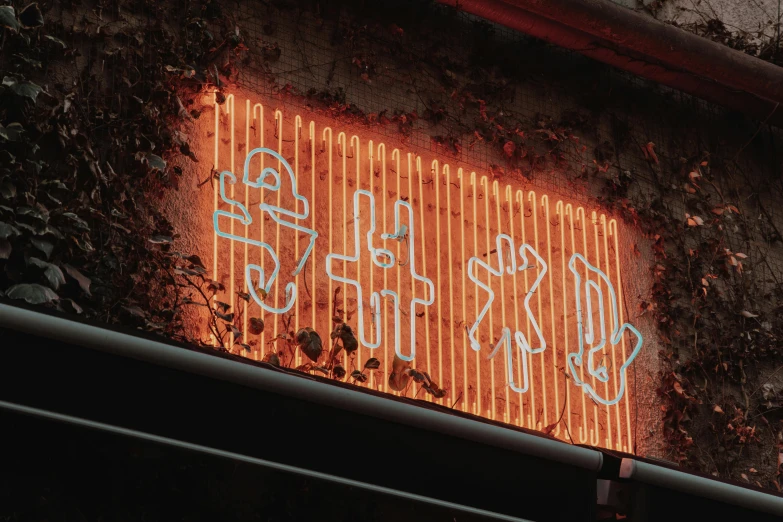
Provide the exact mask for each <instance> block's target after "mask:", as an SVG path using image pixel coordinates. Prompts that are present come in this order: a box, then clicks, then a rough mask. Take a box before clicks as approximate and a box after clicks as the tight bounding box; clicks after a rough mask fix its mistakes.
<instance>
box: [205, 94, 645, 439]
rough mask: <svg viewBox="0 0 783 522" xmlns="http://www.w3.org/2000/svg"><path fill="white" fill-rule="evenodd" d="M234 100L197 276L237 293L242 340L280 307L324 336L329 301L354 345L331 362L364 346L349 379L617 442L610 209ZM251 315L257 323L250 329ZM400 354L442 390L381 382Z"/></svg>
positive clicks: (619, 353) (218, 127)
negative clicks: (205, 270) (590, 207)
mask: <svg viewBox="0 0 783 522" xmlns="http://www.w3.org/2000/svg"><path fill="white" fill-rule="evenodd" d="M243 105H244V107H242V105H240V104H237V103H236V100H235V98H234V96H229V97H228V99H227V100H226V102H225V104H223V105H222V106H218V105H215V116H216V117H215V127H214V147H215V148H214V155H215V157H214V164H215V169H216V171H217V172H218V173H219V175H218V177H217V179H218V182H217V183H215V186H214V190H215V194H214V208H213V209H212V210H213V214H212V219H213V226H214V230H215V234H214V250H213V271H214V278H215V279H216V280H219V281H221V282H223V283H224V284H225V286H226V288H228V289H230V290H233V291H231V292H229V293H230V296H226V300H227V301H229V304H231V306H232V309H235V308H234V307H236V305H237V303H236V294H237V292H244V293H245V294H249V295H250V296H252V299H251V300H250V304H249V305H247V306H248V310H247V313H244V314H242V316H243V321H244V325H243V328H242V331H243V339H245V342H248V340H250V341H255V342H254V343H253V349H252V350H251V352H250V353H249V354H247V355H249V356H250V357H252V358H255V359H261V358H263V357H264V355H265V353H267V352H269V351H270V350H275V347H274V346H273V344H274V342H275V341H274V340H275V339H276V338H277V336H278V334H279V333H281V332H280V329H281V328H282V326H281V325H282V321H280V317H285V318H290V320H291V326H292V328H293V329H295V330H296V331H298V329H299V328H301V327H306V326H311V327H312V328H314V329H315V330H316V331H317V332H319V333H320V335H321V337H322V338H323V339H324V340H325V341H326V340H327V339H329V333H330V332H331V331H332V330H333V329H334V323H333V317H334V315H339V316H341V317H342V319H344V320H345V322H346V324H348V325H349V326H350V327H351V329H352V330H353V331H354V332H356V334H357V339H358V344H359V348H358V349H357V350H356V351H355V352H354V354H352V355H351V356H348V355H346V352H345V351H343V352H342V353H343V357H344V365H345V368H346V369H347V370H348V373H349V374H350V373H351V371H352V370H353V369H359V370H361V369H362V368H363V363H364V362H366V361H367V360H368V359H369V358H371V357H374V358H377V359H378V360H379V361H380V367H379V368H378V371H377V372H373V373H371V374H370V375H369V378H368V379H367V381H366V382H364V383H361V382H357V385H361V386H369V387H372V388H374V389H377V390H381V391H384V392H388V393H393V394H396V395H404V396H407V397H414V396H415V397H417V398H420V399H426V400H431V401H435V402H438V403H439V404H442V405H444V406H448V407H453V408H455V409H460V410H462V411H466V412H470V413H474V414H477V415H482V416H485V417H488V418H491V419H495V420H499V421H503V422H506V423H510V424H515V425H518V426H524V427H527V428H532V429H538V430H545V431H549V432H551V434H553V435H555V436H556V437H558V438H561V439H564V440H570V439H573V440H574V442H578V443H583V444H592V445H596V446H604V447H608V448H615V449H619V450H624V451H632V450H633V447H632V425H631V424H632V421H631V411H630V402H629V393H628V385H627V381H628V370H629V365H630V364H631V363H632V362H633V360H634V358H635V357H636V356H637V354H638V353H639V350H640V349H641V346H642V338H641V335H640V333H639V331H638V330H636V328H634V327H633V326H632V325H630V324H628V323H626V322H625V318H624V310H623V302H624V301H623V293H622V284H621V275H622V270H621V266H620V265H621V263H620V259H621V256H620V250H619V248H620V238H619V230H618V224H617V222H616V221H615V220H613V219H607V218H606V217H605V216H604V215H602V214H598V213H596V212H590V213H589V215H588V214H587V212H586V211H585V210H584V208H583V207H581V206H578V205H576V204H575V203H571V202H565V201H557V202H550V199H549V196H548V195H546V194H537V193H536V192H534V191H523V190H520V189H516V188H514V187H512V186H511V185H501V184H500V183H499V182H498V181H491V180H489V179H488V178H487V177H486V176H478V175H477V174H476V173H475V172H466V171H465V170H463V169H461V168H460V169H452V168H451V167H450V166H449V165H447V164H441V163H440V162H439V161H438V160H434V161H431V162H424V161H423V159H422V158H421V157H420V156H416V155H414V154H412V153H405V152H402V151H400V150H398V149H393V150H387V148H386V145H385V144H384V143H377V142H373V141H372V140H361V139H360V138H359V137H357V136H350V137H349V136H348V135H347V134H346V133H343V132H339V133H337V132H335V131H333V130H332V128H331V127H329V126H323V127H320V128H319V127H318V126H317V125H316V123H315V122H309V123H308V124H305V123H304V121H303V120H302V118H301V117H300V116H298V115H297V116H294V117H290V116H286V117H284V115H283V113H282V112H281V111H279V110H277V111H266V112H265V108H264V106H262V105H261V104H253V103H251V102H250V101H246V102H245V103H244V104H243ZM237 160H239V161H237ZM258 315H264V317H265V320H266V321H267V324H268V325H269V327H268V328H267V331H265V332H263V333H262V334H260V335H258V336H253V335H252V334H251V333H250V332H249V331H248V328H247V322H248V317H251V316H258ZM301 362H302V361H301V355H300V354H299V353H298V352H297V354H296V359H295V361H294V364H297V365H298V364H300V363H301ZM403 363H404V364H405V365H407V366H409V367H412V368H415V369H416V370H417V371H419V372H426V373H427V374H428V375H430V376H431V377H432V379H433V380H435V381H436V383H437V384H438V385H439V386H440V388H442V389H445V390H448V393H447V394H446V395H445V396H444V397H439V398H436V397H434V396H431V395H427V394H423V393H420V392H421V389H419V387H418V386H415V385H411V386H408V387H407V388H400V387H399V386H394V385H392V383H391V382H390V380H389V377H390V376H391V375H392V372H394V371H397V369H398V367H399V366H400V365H401V364H403ZM397 389H401V391H395V390H397ZM561 415H562V422H557V421H558V420H559V419H560V418H561Z"/></svg>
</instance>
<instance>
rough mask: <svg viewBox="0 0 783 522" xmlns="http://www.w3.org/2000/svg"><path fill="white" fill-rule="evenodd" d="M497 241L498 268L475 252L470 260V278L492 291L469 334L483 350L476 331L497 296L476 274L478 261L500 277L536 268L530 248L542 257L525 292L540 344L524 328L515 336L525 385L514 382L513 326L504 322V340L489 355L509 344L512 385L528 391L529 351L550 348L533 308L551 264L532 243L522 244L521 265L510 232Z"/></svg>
mask: <svg viewBox="0 0 783 522" xmlns="http://www.w3.org/2000/svg"><path fill="white" fill-rule="evenodd" d="M504 243H506V244H507V249H505V248H504V247H503V244H504ZM495 244H496V253H497V258H498V260H497V268H494V267H492V266H490V265H489V263H486V262H484V261H482V260H481V259H479V258H478V257H475V256H474V257H471V258H470V260H469V261H468V277H469V278H470V280H471V281H473V282H474V283H476V285H478V286H479V287H481V288H482V289H484V290H485V291H486V292H487V293H489V299H487V302H486V303H485V304H484V307H483V308H482V309H481V312H479V314H478V317H477V318H476V322H475V323H473V326H471V327H470V329H469V330H468V337H469V338H470V346H471V348H473V350H475V351H479V350H480V349H481V344H480V343H479V341H478V338H477V335H476V332H477V331H478V329H479V326H480V325H481V322H482V321H483V320H484V316H485V315H486V314H487V312H489V309H490V308H491V307H492V303H493V302H494V300H495V292H494V291H493V290H492V288H491V287H490V286H489V285H487V284H486V283H484V282H483V281H481V280H480V279H479V278H478V275H477V274H476V270H475V267H476V265H479V266H481V267H483V268H484V269H486V270H487V271H488V272H489V273H490V274H492V275H493V276H496V277H502V276H503V275H505V274H509V275H513V274H514V272H517V271H519V272H521V271H523V270H528V269H534V268H535V264H532V265H531V264H530V262H529V260H528V256H527V252H529V253H530V254H531V255H532V256H533V257H534V258H535V259H536V261H538V263H539V264H540V265H541V270H540V271H539V273H538V277H536V280H535V281H534V282H533V284H532V285H531V286H530V289H529V290H528V292H527V295H525V311H526V312H527V317H528V320H529V321H530V323H531V325H532V326H533V330H534V331H535V332H536V337H538V347H536V348H533V347H532V346H531V345H530V342H529V341H528V340H527V338H526V337H525V334H524V333H522V332H521V331H520V330H517V331H516V332H514V340H515V342H516V346H517V348H518V349H519V353H520V357H521V358H522V375H523V380H524V383H523V385H522V386H521V387H520V386H517V385H516V383H514V371H513V365H512V351H511V328H509V327H508V326H505V325H503V329H502V333H501V336H500V340H499V341H498V342H497V344H496V345H495V347H494V349H493V351H492V353H491V354H490V355H489V356H488V357H487V359H492V358H493V357H495V355H496V354H497V352H498V350H499V349H500V347H501V346H504V347H505V348H506V358H507V360H508V364H507V365H506V368H507V369H508V372H507V373H508V375H507V379H508V385H509V387H510V388H511V389H512V390H514V391H515V392H518V393H525V392H527V390H528V388H529V385H530V383H529V376H528V369H527V354H526V352H528V353H541V352H543V351H544V350H546V340H545V339H544V335H543V334H542V333H541V328H540V327H539V325H538V322H537V321H536V318H535V315H534V314H533V311H532V310H531V309H530V299H531V298H532V297H533V294H534V293H535V291H536V289H537V288H538V286H539V285H540V284H541V280H542V279H544V275H545V274H546V272H547V264H546V262H545V261H544V259H543V258H542V257H541V256H540V255H538V252H536V251H535V249H534V248H533V247H531V246H530V245H528V244H523V245H522V246H520V247H519V257H521V258H522V264H519V265H518V264H517V260H516V256H515V250H514V240H513V239H512V238H511V237H510V236H508V235H506V234H499V235H498V236H497V237H496V238H495ZM504 253H505V255H504ZM507 262H508V263H507Z"/></svg>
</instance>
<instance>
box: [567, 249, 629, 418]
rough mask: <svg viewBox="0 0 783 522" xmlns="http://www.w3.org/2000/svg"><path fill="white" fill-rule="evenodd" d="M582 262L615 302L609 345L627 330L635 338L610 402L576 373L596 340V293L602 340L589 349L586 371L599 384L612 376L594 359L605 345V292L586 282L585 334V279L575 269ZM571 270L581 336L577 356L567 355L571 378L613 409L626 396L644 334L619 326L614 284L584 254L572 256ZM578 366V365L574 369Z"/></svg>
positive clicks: (575, 354)
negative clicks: (626, 383) (596, 364)
mask: <svg viewBox="0 0 783 522" xmlns="http://www.w3.org/2000/svg"><path fill="white" fill-rule="evenodd" d="M577 259H578V260H580V261H582V262H583V263H584V264H585V266H586V267H587V269H588V270H590V271H591V272H594V273H595V274H597V275H598V277H600V278H601V280H602V281H603V282H604V284H605V285H606V287H607V288H608V289H609V296H610V299H611V303H612V318H613V321H614V322H613V323H612V324H613V325H614V329H613V330H612V336H611V337H610V338H609V342H610V343H611V344H613V345H615V344H617V343H619V342H620V341H621V340H622V337H623V334H624V333H625V331H626V330H630V331H631V332H633V333H634V335H636V339H637V341H636V346H635V347H634V349H633V351H632V352H631V355H630V356H629V357H628V359H627V360H626V361H625V363H623V365H622V366H621V367H620V370H619V371H620V385H619V386H618V390H617V395H616V396H615V397H614V398H613V399H611V400H607V399H604V398H603V397H601V396H600V395H599V394H598V392H597V391H596V390H595V389H593V387H592V386H591V385H590V384H589V383H587V382H584V381H582V380H581V379H580V378H579V374H578V373H577V371H576V366H582V364H583V358H584V351H585V346H584V345H585V342H587V343H588V344H593V342H594V341H595V332H594V328H593V303H592V292H593V291H595V293H596V296H597V299H598V322H599V323H600V325H601V338H600V341H599V342H598V344H596V345H594V346H593V348H590V350H589V352H588V356H587V371H588V373H589V374H590V375H591V376H593V377H595V378H596V379H598V380H599V381H600V382H603V383H605V382H607V381H608V380H609V374H608V371H607V369H606V366H604V365H601V366H599V367H598V368H595V360H594V356H595V353H596V352H598V351H600V350H602V349H603V347H604V346H605V345H606V341H607V339H606V322H605V319H604V318H605V314H604V298H603V292H602V291H601V288H600V287H599V286H598V284H597V283H596V282H595V281H592V280H587V281H585V299H586V301H587V332H584V318H583V316H582V295H581V287H582V276H581V275H580V274H579V271H578V270H577V269H576V267H575V264H576V260H577ZM568 268H569V270H571V273H573V274H574V279H575V283H576V293H575V299H576V321H577V331H578V335H579V352H576V353H573V352H572V353H569V354H568V367H569V369H570V370H571V377H573V378H574V383H575V384H576V385H577V386H581V387H582V389H583V390H584V391H585V393H587V394H589V395H590V396H591V397H592V398H593V400H595V401H596V402H598V403H600V404H603V405H605V406H612V405H614V404H617V403H618V402H620V400H621V399H622V397H623V394H624V393H625V380H626V376H627V370H628V366H630V365H631V363H632V362H633V360H634V359H635V358H636V356H637V355H639V351H640V350H641V349H642V343H643V339H642V334H641V333H640V332H639V330H637V329H636V328H635V327H634V326H633V325H631V324H630V323H625V324H623V325H622V326H620V322H619V319H618V317H619V316H618V314H617V296H616V295H615V292H614V286H613V285H612V282H611V281H610V280H609V278H608V277H607V276H606V274H604V273H603V272H602V271H601V270H600V269H598V268H596V267H594V266H593V265H591V264H590V263H589V262H588V261H587V259H585V257H584V256H583V255H582V254H579V253H575V254H574V255H572V256H571V260H570V261H569V262H568ZM575 365H576V366H575Z"/></svg>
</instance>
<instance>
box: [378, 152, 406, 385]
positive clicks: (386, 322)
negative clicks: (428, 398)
mask: <svg viewBox="0 0 783 522" xmlns="http://www.w3.org/2000/svg"><path fill="white" fill-rule="evenodd" d="M378 160H379V161H380V163H381V199H382V200H383V229H382V230H384V232H385V231H387V230H389V228H388V226H387V224H386V215H387V211H386V200H387V199H389V194H388V192H387V191H386V145H385V144H384V143H379V144H378ZM382 246H383V248H386V241H385V240H384V241H383V243H382ZM383 288H389V271H388V270H386V269H384V270H383ZM381 307H382V308H383V374H384V375H386V376H388V375H389V313H388V306H387V303H386V302H385V300H383V301H382V302H381ZM390 393H392V394H393V395H401V393H400V392H395V391H392V392H390Z"/></svg>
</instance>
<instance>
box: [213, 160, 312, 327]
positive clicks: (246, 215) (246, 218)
mask: <svg viewBox="0 0 783 522" xmlns="http://www.w3.org/2000/svg"><path fill="white" fill-rule="evenodd" d="M256 154H270V155H271V156H273V157H274V158H275V159H277V160H278V161H279V162H280V164H281V165H283V166H284V167H285V170H286V172H287V173H288V177H289V178H290V180H291V191H292V195H293V196H294V199H295V200H296V201H297V202H301V203H302V205H303V207H304V208H303V211H302V212H301V213H297V212H295V211H291V210H287V209H284V208H281V207H277V206H273V205H270V204H268V203H266V202H262V203H261V204H259V208H260V209H261V211H262V212H265V213H267V214H269V217H270V218H272V220H274V221H275V222H276V223H278V224H280V225H283V226H284V227H288V228H292V229H294V230H297V231H299V232H303V233H305V234H307V235H308V236H309V244H308V245H307V248H305V251H304V253H303V254H302V257H301V258H300V259H299V260H298V262H297V265H296V268H295V269H294V271H293V272H292V273H291V275H292V276H295V275H297V274H298V273H299V272H301V271H302V268H304V265H305V263H306V262H307V258H308V257H309V256H310V253H311V252H312V250H313V246H314V245H315V240H316V238H317V237H318V232H316V231H315V230H312V229H309V228H306V227H303V226H301V225H298V224H296V223H293V222H291V221H286V220H285V219H282V218H281V217H280V216H281V215H282V216H287V217H289V218H293V219H301V220H304V219H306V218H307V217H309V215H310V205H309V202H308V201H307V198H305V197H304V196H302V195H301V194H299V192H298V190H297V187H296V176H295V175H294V172H293V169H291V165H289V164H288V162H287V161H286V160H285V159H284V158H283V157H282V156H281V155H280V154H279V153H278V152H276V151H274V150H272V149H267V148H256V149H253V150H251V151H250V153H249V154H248V155H247V157H246V158H245V165H244V176H243V179H242V182H243V183H244V184H245V185H246V186H247V187H249V188H257V189H266V190H270V191H272V192H276V191H278V190H280V189H281V187H282V179H281V177H280V172H278V171H277V170H276V169H274V168H273V167H266V168H264V169H263V170H262V171H261V173H260V174H259V175H258V177H257V178H256V179H255V180H254V181H251V179H250V161H251V160H252V159H253V157H254V156H255V155H256ZM270 176H271V178H272V182H271V183H269V182H267V181H266V180H267V178H268V177H270ZM236 181H237V178H236V176H235V175H234V174H233V173H232V172H230V171H223V172H221V173H220V197H221V199H222V200H223V201H224V202H225V203H226V204H228V205H231V206H232V207H236V208H237V209H238V210H239V212H240V213H237V214H235V213H232V212H229V211H226V210H216V211H215V212H214V214H213V217H212V223H213V226H214V228H215V233H216V234H217V235H218V236H220V237H223V238H226V239H230V240H232V241H240V242H243V243H248V244H250V245H253V246H257V247H259V248H263V249H264V250H266V251H267V252H268V253H269V256H270V257H271V258H272V262H273V263H274V269H273V270H272V273H271V275H270V276H269V278H268V279H266V278H265V274H264V269H263V268H261V267H260V266H259V265H257V264H255V263H248V264H247V266H245V280H246V281H247V287H248V291H249V292H250V295H252V296H253V300H254V301H255V302H256V303H258V305H259V306H260V307H261V308H263V309H264V310H266V311H267V312H269V313H272V314H280V313H285V312H287V311H289V310H290V309H291V308H292V307H293V306H294V302H295V301H296V283H294V282H289V283H288V284H286V287H285V290H286V302H285V304H284V305H283V306H282V307H280V308H275V307H273V306H270V305H268V304H266V303H265V302H264V299H263V298H262V297H261V296H259V295H258V293H257V292H256V288H258V289H260V290H263V292H264V294H265V295H266V294H268V293H269V292H270V291H271V289H272V285H273V284H274V282H275V280H276V279H277V276H278V275H279V272H280V259H279V258H278V257H277V253H276V252H275V251H274V249H273V248H272V246H271V245H270V244H269V243H265V242H263V241H258V240H255V239H251V238H248V237H243V236H238V235H235V234H230V233H227V232H223V231H222V230H221V229H220V223H219V218H220V216H224V217H227V218H229V219H236V220H237V221H239V222H240V223H241V224H242V225H246V226H247V225H250V224H251V223H252V222H253V217H252V216H251V215H250V212H249V211H248V210H247V208H245V206H244V205H243V204H242V203H240V202H238V201H234V200H232V199H231V198H229V197H228V196H227V195H226V182H228V183H230V184H231V185H233V184H235V183H236ZM254 272H256V273H258V278H259V279H258V285H257V287H256V285H254V284H253V273H254Z"/></svg>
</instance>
